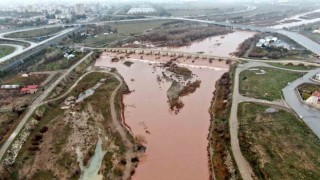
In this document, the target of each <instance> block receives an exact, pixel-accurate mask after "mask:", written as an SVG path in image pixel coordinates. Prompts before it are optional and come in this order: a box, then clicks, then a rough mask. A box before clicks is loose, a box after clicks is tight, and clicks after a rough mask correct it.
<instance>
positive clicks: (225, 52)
mask: <svg viewBox="0 0 320 180" xmlns="http://www.w3.org/2000/svg"><path fill="white" fill-rule="evenodd" d="M254 34H255V32H250V31H235V32H232V33H229V34H226V35H221V36H213V37H209V38H206V39H204V40H202V41H198V42H194V43H192V44H191V45H190V46H183V47H177V48H166V47H165V48H160V49H163V50H172V51H180V52H192V53H198V52H203V53H204V54H208V55H215V56H223V57H230V56H231V55H230V54H231V53H233V52H235V51H237V48H238V47H239V45H240V44H241V43H242V42H243V41H244V40H246V39H248V38H250V37H252V36H253V35H254Z"/></svg>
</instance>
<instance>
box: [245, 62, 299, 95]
mask: <svg viewBox="0 0 320 180" xmlns="http://www.w3.org/2000/svg"><path fill="white" fill-rule="evenodd" d="M257 68H258V69H260V70H264V71H265V72H266V74H260V75H257V74H256V73H257V71H249V70H246V71H243V72H242V73H241V74H240V93H241V94H243V95H244V96H247V97H253V98H258V99H265V100H269V101H273V100H277V99H281V97H282V92H281V90H282V89H283V88H285V87H286V86H287V85H288V83H290V82H292V81H294V80H296V79H298V78H299V77H301V76H302V75H303V73H297V72H290V71H284V70H278V69H273V68H265V67H257Z"/></svg>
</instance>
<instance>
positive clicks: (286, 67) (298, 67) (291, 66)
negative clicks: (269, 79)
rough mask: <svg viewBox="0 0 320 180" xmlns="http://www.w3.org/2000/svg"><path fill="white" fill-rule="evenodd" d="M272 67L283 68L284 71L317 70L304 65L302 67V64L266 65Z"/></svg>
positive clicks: (314, 67)
mask: <svg viewBox="0 0 320 180" xmlns="http://www.w3.org/2000/svg"><path fill="white" fill-rule="evenodd" d="M268 64H270V65H272V66H275V67H280V68H285V69H292V70H312V69H316V68H319V67H317V66H306V65H303V64H298V65H293V64H290V63H287V64H282V63H268Z"/></svg>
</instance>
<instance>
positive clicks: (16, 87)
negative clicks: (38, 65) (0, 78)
mask: <svg viewBox="0 0 320 180" xmlns="http://www.w3.org/2000/svg"><path fill="white" fill-rule="evenodd" d="M18 88H19V85H1V89H18Z"/></svg>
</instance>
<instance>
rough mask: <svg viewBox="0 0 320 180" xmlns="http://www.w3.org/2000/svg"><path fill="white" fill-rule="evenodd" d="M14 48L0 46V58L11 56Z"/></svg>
mask: <svg viewBox="0 0 320 180" xmlns="http://www.w3.org/2000/svg"><path fill="white" fill-rule="evenodd" d="M14 50H15V48H14V47H12V46H6V45H0V58H2V57H4V56H6V55H8V54H11V53H12V52H14Z"/></svg>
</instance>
